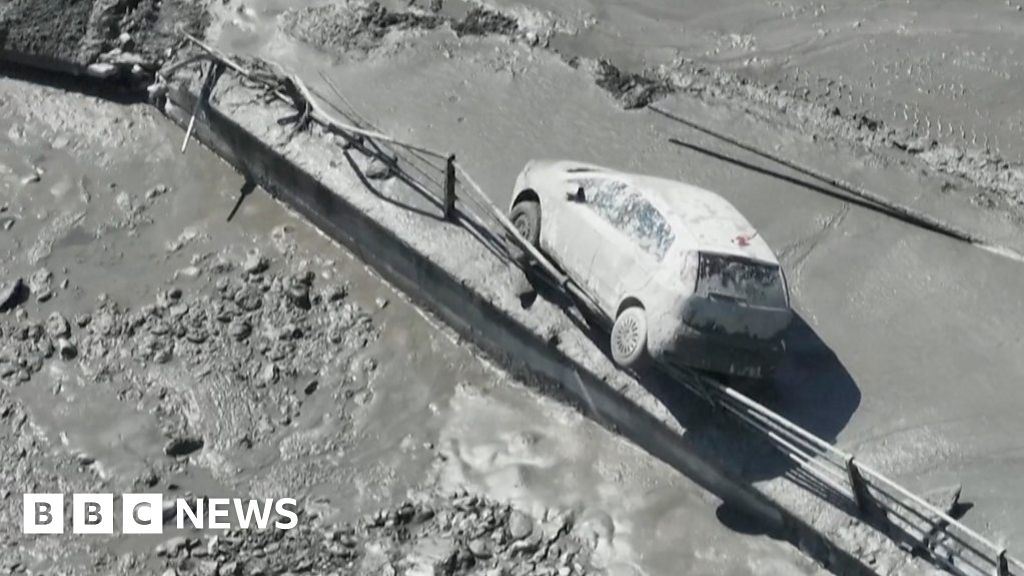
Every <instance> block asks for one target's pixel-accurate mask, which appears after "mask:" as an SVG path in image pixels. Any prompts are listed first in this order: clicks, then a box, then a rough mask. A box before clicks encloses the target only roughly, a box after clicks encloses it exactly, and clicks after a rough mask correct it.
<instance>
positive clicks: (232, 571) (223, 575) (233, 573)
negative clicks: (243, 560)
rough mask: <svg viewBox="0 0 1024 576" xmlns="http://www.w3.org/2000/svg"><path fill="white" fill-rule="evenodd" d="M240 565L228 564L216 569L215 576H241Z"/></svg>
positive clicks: (235, 563) (236, 563)
mask: <svg viewBox="0 0 1024 576" xmlns="http://www.w3.org/2000/svg"><path fill="white" fill-rule="evenodd" d="M241 574H242V565H241V564H239V563H238V562H228V563H226V564H223V565H222V566H221V567H220V568H218V569H217V576H241Z"/></svg>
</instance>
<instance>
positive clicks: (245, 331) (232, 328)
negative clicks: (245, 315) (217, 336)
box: [228, 320, 252, 341]
mask: <svg viewBox="0 0 1024 576" xmlns="http://www.w3.org/2000/svg"><path fill="white" fill-rule="evenodd" d="M228 334H230V335H231V337H232V338H234V339H235V340H238V341H242V340H245V339H246V338H248V337H249V335H250V334H252V326H250V325H249V323H248V322H246V321H245V320H239V321H235V322H232V323H231V324H230V325H229V326H228Z"/></svg>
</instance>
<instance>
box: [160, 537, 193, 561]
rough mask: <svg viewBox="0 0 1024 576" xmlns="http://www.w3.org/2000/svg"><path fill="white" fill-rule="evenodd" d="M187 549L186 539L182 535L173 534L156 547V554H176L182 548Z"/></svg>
mask: <svg viewBox="0 0 1024 576" xmlns="http://www.w3.org/2000/svg"><path fill="white" fill-rule="evenodd" d="M187 549H188V540H187V539H186V538H185V537H184V536H175V537H174V538H171V539H169V540H167V541H165V542H163V543H162V544H158V545H157V547H156V550H155V551H156V554H157V556H172V557H173V556H177V555H178V553H179V552H181V551H182V550H187Z"/></svg>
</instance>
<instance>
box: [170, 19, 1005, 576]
mask: <svg viewBox="0 0 1024 576" xmlns="http://www.w3.org/2000/svg"><path fill="white" fill-rule="evenodd" d="M183 36H185V37H186V38H187V39H188V40H189V41H190V42H191V43H192V44H194V45H195V46H196V47H198V48H199V49H200V50H201V53H200V54H198V55H194V56H191V57H188V58H186V59H184V60H182V61H180V62H178V63H175V64H172V65H170V66H168V67H166V68H164V69H163V70H162V71H160V72H159V73H158V75H157V77H158V83H157V84H155V85H154V86H161V85H162V86H164V87H166V79H167V78H169V77H170V76H171V75H172V74H173V72H174V71H176V70H179V69H181V68H184V67H186V66H189V65H193V64H202V63H203V62H209V63H210V66H209V68H208V70H207V71H206V74H205V75H204V78H203V84H202V90H201V94H200V98H198V99H197V102H196V105H195V109H194V110H193V117H192V120H191V121H190V122H189V129H188V131H187V133H186V137H185V143H184V144H187V142H188V139H189V138H190V137H191V131H192V126H193V125H194V122H195V117H196V115H197V114H199V113H200V111H201V109H202V107H203V106H205V105H206V104H207V102H206V99H208V98H209V97H210V93H211V92H212V90H213V84H214V83H215V81H216V76H219V75H220V74H221V73H222V72H223V71H224V70H225V69H230V70H232V71H233V72H235V73H237V74H239V75H240V76H242V77H243V78H245V79H247V80H249V81H253V82H256V83H259V84H262V85H263V86H264V87H265V88H266V89H267V90H268V92H269V93H270V94H271V95H273V96H274V97H275V98H277V99H278V100H280V101H282V102H285V103H287V104H288V105H290V106H293V107H294V108H295V109H296V112H297V114H296V119H295V120H296V123H297V124H298V127H300V128H301V127H303V126H305V125H308V124H309V123H316V124H318V125H319V126H321V127H322V128H324V129H325V130H327V131H328V132H330V133H333V134H338V135H340V136H341V137H342V138H344V139H345V140H346V146H351V147H358V148H359V149H360V150H361V151H362V152H364V153H367V154H368V155H370V156H373V157H376V158H377V159H379V160H380V161H382V162H384V163H385V164H387V165H388V167H389V169H390V170H392V171H393V173H395V174H396V175H397V176H398V177H399V178H401V179H402V180H403V181H404V182H405V183H406V184H408V185H410V186H411V187H412V188H413V189H415V190H417V191H418V192H419V193H420V194H423V195H425V196H428V197H429V198H431V199H433V200H434V201H435V202H436V203H437V205H438V206H439V207H440V210H441V217H442V218H444V219H445V220H448V221H451V222H453V223H458V224H459V225H462V226H465V227H466V228H467V229H470V230H471V231H475V232H476V233H477V236H476V237H477V238H478V239H482V240H484V241H488V242H495V241H497V242H500V243H503V244H505V246H504V248H505V249H506V250H507V249H508V248H509V246H508V245H507V244H508V243H510V244H511V245H512V247H514V249H515V250H518V251H520V253H525V254H527V255H529V257H530V259H531V260H532V261H533V262H534V263H535V264H536V265H537V266H539V267H540V268H541V269H542V270H543V271H544V272H545V273H546V274H547V275H548V276H549V277H550V278H551V279H552V280H553V281H554V283H555V284H557V286H559V287H560V288H562V289H563V290H565V291H566V292H568V293H569V294H571V295H572V296H573V297H574V298H575V299H576V300H577V301H578V302H582V303H583V304H584V305H585V306H586V307H587V308H588V309H589V311H590V312H597V311H599V310H600V307H598V306H597V305H596V303H595V301H594V300H593V298H592V297H591V296H590V295H589V294H588V293H587V292H586V291H585V290H582V289H581V288H580V287H579V286H577V285H576V284H575V283H574V282H573V281H572V280H571V279H569V278H568V277H566V276H565V275H564V274H563V273H562V272H561V271H560V270H558V268H556V267H555V266H554V265H553V264H552V263H551V262H550V261H549V260H548V259H547V258H546V257H545V256H544V255H543V254H541V253H540V252H539V251H538V250H537V249H536V248H535V247H534V246H533V245H532V244H530V243H529V242H528V241H527V240H526V239H525V238H524V237H523V236H522V234H520V233H519V231H518V230H517V229H516V227H515V226H514V225H513V224H512V223H511V222H510V221H509V220H508V218H507V217H506V216H505V214H504V213H503V212H502V211H501V210H499V209H498V208H497V207H496V206H495V205H494V204H493V203H492V202H491V201H490V199H489V198H488V197H487V195H486V194H485V193H484V191H483V189H482V188H481V187H480V186H479V185H478V184H477V183H476V181H475V180H474V179H473V177H472V176H471V175H470V173H469V172H468V171H467V170H466V169H465V168H464V167H463V166H462V165H461V164H459V163H458V162H457V160H456V156H455V154H453V153H451V152H441V151H437V150H432V149H430V148H428V147H425V146H421V145H418V144H415V143H410V142H405V141H403V140H400V139H398V138H395V137H393V136H390V135H387V134H384V133H382V132H381V131H379V130H377V129H376V128H375V127H374V126H373V124H372V123H370V122H369V121H368V120H366V118H364V117H363V116H361V115H360V114H359V112H358V111H357V110H356V109H355V107H353V106H352V105H351V103H349V102H348V101H347V99H345V97H344V95H343V94H342V93H341V91H340V90H338V88H337V87H336V86H335V85H334V84H333V83H331V82H330V80H329V79H328V78H326V77H323V79H324V81H325V83H326V84H327V85H328V86H329V87H330V88H331V90H332V91H333V93H334V94H333V95H334V96H335V97H336V98H337V100H339V101H340V102H342V103H344V105H345V109H342V108H341V107H340V106H339V105H338V104H336V103H334V102H332V101H331V99H329V98H323V97H321V96H319V95H318V94H315V93H314V92H313V91H311V90H310V89H309V88H308V87H307V86H306V84H305V83H304V82H303V81H302V80H301V79H300V78H299V77H298V76H296V75H290V74H287V73H286V72H285V71H284V70H283V69H282V68H281V67H280V66H279V65H277V64H274V63H267V64H269V66H270V67H271V68H273V69H274V70H275V72H273V73H270V74H268V73H266V72H262V71H257V70H254V69H250V68H247V67H246V66H245V65H243V64H242V63H240V62H238V61H237V60H234V59H232V58H229V57H228V56H227V55H225V54H223V53H222V52H220V51H219V50H217V49H216V48H214V47H212V46H209V45H207V44H205V43H203V42H202V41H200V40H199V39H197V38H194V37H192V36H190V35H188V34H183ZM321 101H323V102H326V103H327V105H328V106H330V107H331V108H332V110H334V111H335V112H336V114H335V113H332V112H331V111H328V110H326V109H325V107H324V105H323V104H321ZM337 114H340V115H341V116H342V117H343V118H339V117H338V116H337ZM184 144H183V147H182V148H183V149H184ZM399 150H401V151H402V152H404V154H402V153H399ZM408 171H415V172H416V173H417V175H418V176H417V177H412V176H410V175H409V174H408V173H407V172H408ZM420 179H423V180H425V181H426V182H427V183H428V184H430V185H431V186H432V187H434V188H435V189H440V192H435V191H433V190H431V187H430V186H426V185H424V184H423V183H422V182H421V181H420ZM485 221H489V222H490V223H489V224H488V223H487V222H485ZM495 229H497V230H498V231H499V234H498V235H494V234H493V231H494V230H495ZM480 232H486V233H489V235H488V237H487V238H482V237H481V236H480V235H479V234H480ZM663 368H664V369H666V370H668V371H669V373H670V375H671V376H673V378H674V379H675V380H677V381H678V382H679V383H680V384H682V385H684V386H685V387H687V388H688V389H689V390H691V391H692V392H694V393H695V394H697V395H698V396H700V397H702V398H704V399H705V400H707V401H708V402H710V403H711V405H713V406H715V407H717V408H719V409H720V410H722V411H723V412H725V413H727V414H728V415H730V416H731V417H733V418H735V419H736V420H738V421H740V422H741V423H743V424H744V425H746V426H747V427H749V428H750V429H752V430H754V431H756V432H757V433H758V434H759V435H760V437H762V438H763V439H765V440H766V441H767V442H769V443H770V444H771V445H772V446H773V447H774V448H775V449H777V450H778V451H779V452H780V453H781V454H782V455H783V456H784V457H786V458H787V459H789V460H791V461H792V462H793V463H794V464H795V466H796V468H795V469H796V470H799V471H800V473H801V474H802V476H801V477H800V478H796V479H795V480H796V481H797V482H798V483H802V484H803V485H804V486H805V487H806V488H808V489H811V490H813V491H815V492H816V493H817V494H819V495H820V496H822V497H824V498H839V499H841V500H840V501H839V502H834V503H836V504H839V505H844V504H845V505H850V506H852V508H853V510H855V511H856V513H857V514H858V515H859V516H860V517H861V518H862V519H864V520H865V521H867V522H870V523H872V524H874V525H875V526H877V527H879V528H880V529H881V530H882V531H884V532H885V533H886V534H887V535H888V536H889V537H890V538H892V539H893V540H895V541H896V542H897V544H900V545H902V546H905V547H907V548H908V552H912V553H917V554H921V555H924V556H926V557H927V558H929V559H930V560H931V561H933V562H934V563H936V564H937V565H940V566H942V567H943V568H945V569H947V570H949V571H951V572H953V573H955V574H965V575H972V576H973V575H976V574H982V575H996V576H1024V562H1021V561H1020V560H1019V559H1017V558H1015V557H1012V556H1010V555H1009V554H1008V552H1007V549H1006V547H1005V546H1001V545H999V544H996V543H994V542H992V541H991V540H989V539H988V538H986V537H985V536H983V535H981V534H979V533H978V532H975V531H974V530H972V529H971V528H969V527H967V526H966V525H964V524H963V523H961V522H960V521H959V520H957V519H956V518H954V517H953V516H952V515H951V514H950V510H942V509H939V508H938V507H937V506H935V505H934V504H932V503H930V502H928V501H927V500H925V499H924V498H922V497H920V496H918V495H916V494H914V493H913V492H911V491H910V490H908V489H907V488H904V487H903V486H901V485H900V484H898V483H897V482H895V481H894V480H892V479H890V478H888V477H887V476H885V475H883V474H882V473H881V472H879V471H877V470H875V469H874V468H872V467H871V466H869V465H867V464H865V463H863V462H861V461H859V460H858V459H857V458H856V457H855V456H854V455H853V454H851V453H848V452H846V451H844V450H841V449H839V448H836V447H835V446H832V445H831V444H829V443H828V442H826V441H824V440H822V439H821V438H819V437H817V436H815V435H814V434H812V433H810V432H808V431H807V430H805V429H803V428H801V427H800V426H798V425H797V424H795V423H793V422H791V421H790V420H788V419H786V418H784V417H783V416H781V415H780V414H777V413H775V412H773V411H772V410H770V409H768V408H766V407H765V406H763V405H761V404H759V403H758V402H756V401H754V400H752V399H750V398H749V397H747V396H745V395H743V394H742V393H740V392H738V391H736V390H734V389H733V388H730V387H728V386H725V385H723V384H722V383H720V382H718V381H716V380H713V379H710V378H708V377H707V376H705V375H702V374H699V373H697V372H695V371H692V370H685V369H678V368H672V367H663Z"/></svg>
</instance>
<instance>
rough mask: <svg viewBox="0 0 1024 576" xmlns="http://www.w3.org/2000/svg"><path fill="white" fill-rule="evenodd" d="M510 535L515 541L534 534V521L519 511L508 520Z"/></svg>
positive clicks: (515, 511) (514, 511) (513, 512)
mask: <svg viewBox="0 0 1024 576" xmlns="http://www.w3.org/2000/svg"><path fill="white" fill-rule="evenodd" d="M508 533H509V535H510V536H512V539H513V540H522V539H523V538H526V537H527V536H529V535H530V534H531V533H533V520H532V519H531V518H530V517H529V516H527V515H526V514H523V513H522V512H520V511H518V510H513V511H512V514H511V515H509V518H508Z"/></svg>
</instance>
